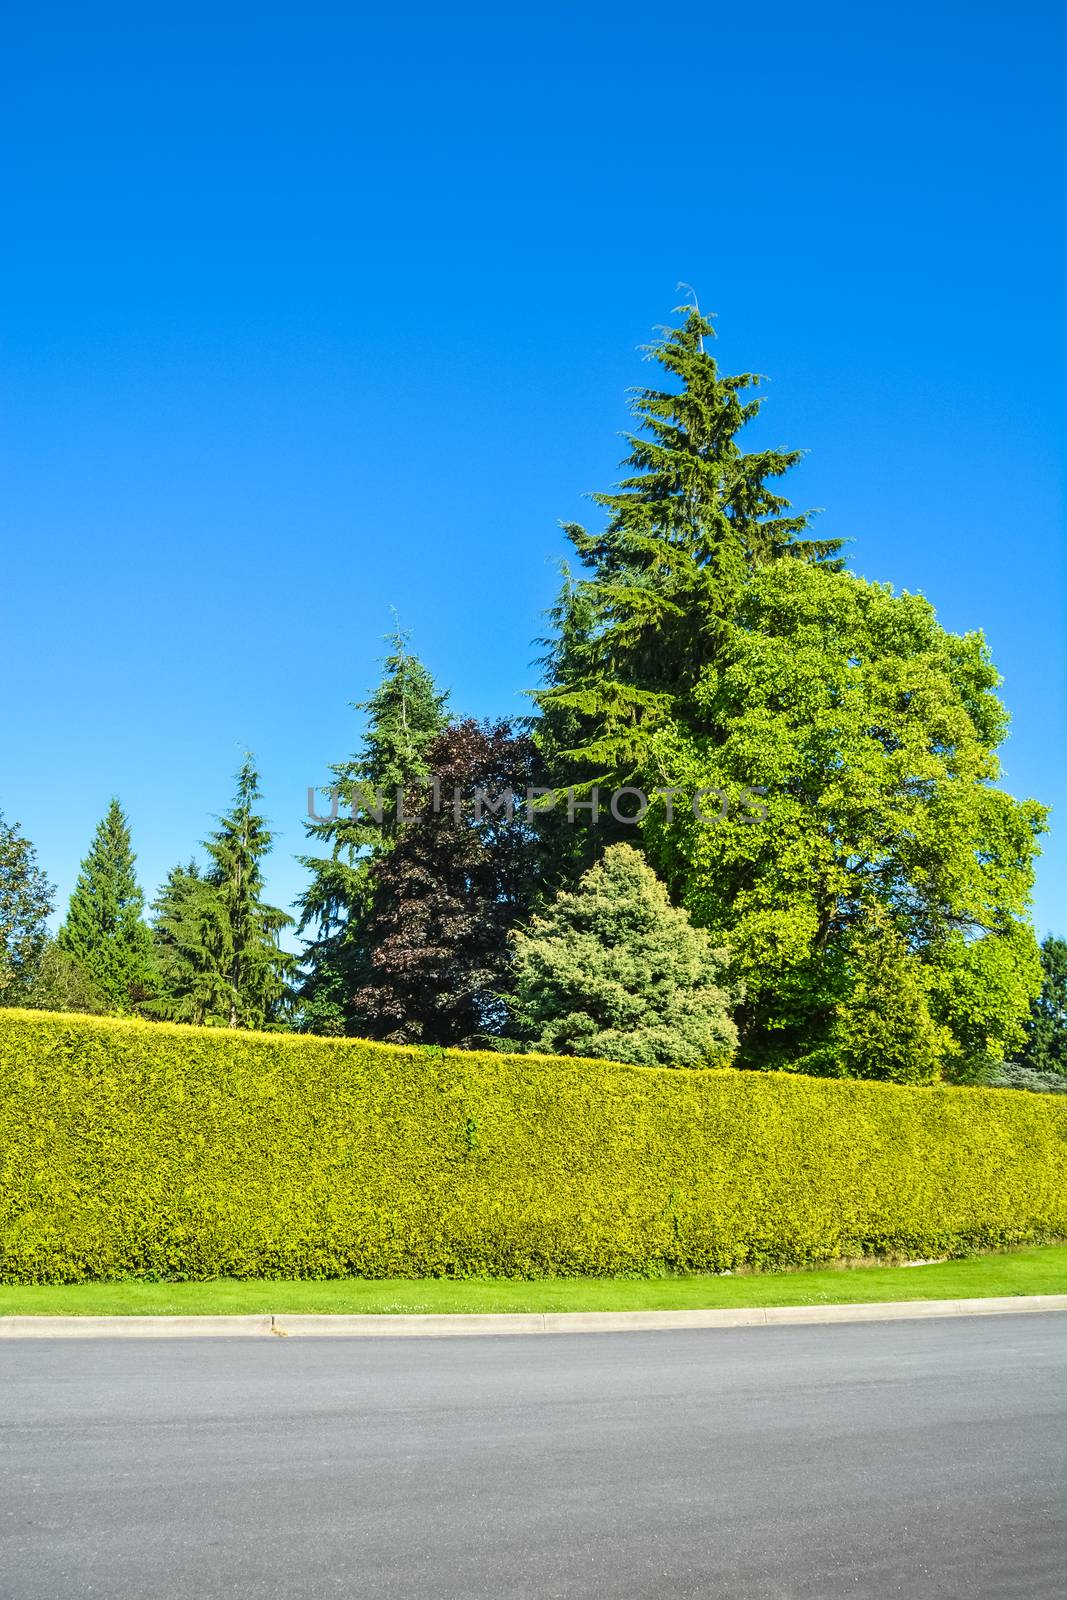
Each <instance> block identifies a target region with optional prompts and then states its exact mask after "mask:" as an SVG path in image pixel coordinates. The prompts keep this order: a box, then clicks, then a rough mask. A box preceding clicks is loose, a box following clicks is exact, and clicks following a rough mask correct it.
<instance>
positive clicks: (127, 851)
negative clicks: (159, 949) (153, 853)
mask: <svg viewBox="0 0 1067 1600" xmlns="http://www.w3.org/2000/svg"><path fill="white" fill-rule="evenodd" d="M136 860H137V858H136V856H135V855H134V853H133V844H132V842H131V839H130V827H129V823H128V821H127V819H126V815H125V813H124V812H123V810H122V807H121V806H120V805H119V802H118V801H117V800H114V799H113V800H112V801H111V804H110V805H109V806H108V809H107V813H106V815H105V816H104V818H103V820H102V822H101V823H100V824H99V826H98V827H97V830H96V833H95V834H94V835H93V840H92V843H91V845H90V846H89V853H88V855H87V856H86V857H85V860H84V861H83V862H82V865H81V871H80V873H79V875H78V880H77V882H76V884H75V886H74V892H73V893H72V895H71V897H70V905H69V907H68V909H67V917H66V921H65V922H64V924H63V926H62V928H61V929H60V931H59V934H58V938H57V942H58V944H59V947H60V949H61V950H63V951H65V952H66V953H67V954H68V955H70V956H72V957H73V959H74V960H75V961H76V962H77V964H78V967H79V968H80V969H81V972H82V973H83V974H84V977H85V980H86V982H87V984H88V985H89V987H90V988H91V989H92V990H93V991H94V992H95V993H97V994H99V995H100V996H101V997H102V998H103V1000H104V1001H105V1002H106V1004H107V1005H108V1006H110V1007H112V1008H114V1009H116V1010H120V1011H124V1010H128V1009H130V1008H131V1007H136V1006H139V1005H141V1004H143V1003H144V1002H145V1001H146V1000H147V999H148V998H149V997H150V996H151V994H152V992H153V990H154V987H155V982H156V975H155V970H154V964H153V960H152V940H151V935H150V934H149V931H148V928H147V926H146V925H145V921H144V894H143V893H142V891H141V888H140V886H139V884H138V882H137V876H136V871H135V865H136Z"/></svg>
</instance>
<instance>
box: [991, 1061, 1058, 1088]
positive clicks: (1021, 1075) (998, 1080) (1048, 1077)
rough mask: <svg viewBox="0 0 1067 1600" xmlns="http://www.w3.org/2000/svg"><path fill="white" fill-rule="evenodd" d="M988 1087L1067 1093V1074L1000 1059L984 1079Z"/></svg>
mask: <svg viewBox="0 0 1067 1600" xmlns="http://www.w3.org/2000/svg"><path fill="white" fill-rule="evenodd" d="M985 1083H986V1086H987V1087H988V1088H990V1089H1028V1090H1029V1091H1030V1093H1031V1094H1067V1076H1065V1075H1064V1074H1063V1073H1062V1072H1048V1071H1046V1072H1040V1071H1039V1070H1038V1069H1037V1068H1036V1067H1024V1066H1020V1065H1019V1063H1018V1062H1016V1061H1002V1062H1000V1063H999V1064H998V1065H997V1066H996V1067H995V1069H994V1070H993V1071H992V1072H991V1073H990V1075H989V1076H988V1077H987V1078H986V1080H985Z"/></svg>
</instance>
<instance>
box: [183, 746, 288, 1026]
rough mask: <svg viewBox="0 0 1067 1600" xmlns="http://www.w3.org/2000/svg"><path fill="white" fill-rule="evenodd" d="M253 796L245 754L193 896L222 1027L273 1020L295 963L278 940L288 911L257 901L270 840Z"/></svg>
mask: <svg viewBox="0 0 1067 1600" xmlns="http://www.w3.org/2000/svg"><path fill="white" fill-rule="evenodd" d="M259 798H260V793H259V774H258V773H257V771H256V768H255V764H254V762H253V760H252V757H251V756H246V757H245V760H244V762H243V764H242V766H241V770H240V772H239V773H238V775H237V793H236V795H235V797H234V803H233V809H232V810H231V811H230V812H229V814H228V815H227V816H225V817H223V818H222V819H221V820H220V822H219V826H218V828H217V829H216V830H215V832H214V833H213V834H211V835H210V837H209V838H207V839H206V840H205V841H204V848H205V850H206V851H207V853H208V856H209V858H210V865H209V867H208V871H207V873H206V876H205V880H204V882H205V885H206V887H207V889H208V891H209V893H207V894H205V895H203V897H202V900H201V902H200V904H201V907H202V914H203V930H204V946H205V951H206V955H207V964H206V973H205V993H207V994H209V995H210V1000H209V1001H208V1004H209V1008H210V1009H211V1010H213V1011H214V1010H219V1011H221V1012H222V1013H223V1015H224V1017H225V1021H226V1025H227V1027H230V1028H239V1027H240V1028H261V1027H264V1026H265V1025H266V1024H267V1023H268V1022H272V1021H275V1020H277V1018H278V1017H279V1015H280V1013H281V1011H282V1007H283V1004H284V1002H285V999H286V996H287V991H288V982H289V979H290V978H291V977H292V975H293V974H294V972H295V970H296V966H297V963H296V959H295V957H293V956H291V955H289V954H287V953H286V952H285V951H283V950H282V949H281V947H280V945H279V942H278V940H279V935H280V934H281V931H282V929H283V928H286V927H289V926H290V925H291V924H292V921H293V919H292V917H290V916H287V914H286V913H285V912H284V911H281V910H279V909H278V908H277V907H276V906H270V905H267V904H266V902H265V901H264V900H263V869H262V865H261V863H262V861H263V858H264V856H266V855H267V853H268V852H269V850H270V848H271V842H272V841H271V834H270V833H269V831H268V829H267V826H266V822H265V820H264V818H263V817H262V816H261V815H260V814H259V812H258V810H257V806H258V802H259Z"/></svg>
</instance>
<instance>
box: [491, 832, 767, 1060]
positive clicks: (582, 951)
mask: <svg viewBox="0 0 1067 1600" xmlns="http://www.w3.org/2000/svg"><path fill="white" fill-rule="evenodd" d="M513 942H514V945H515V962H516V982H515V1002H514V1007H515V1026H516V1030H517V1032H518V1034H519V1036H520V1037H521V1038H524V1039H525V1040H527V1041H528V1043H529V1044H530V1045H531V1047H532V1048H533V1049H535V1050H544V1051H546V1052H548V1053H550V1054H554V1055H560V1054H563V1055H588V1056H600V1057H603V1058H605V1059H607V1060H611V1061H633V1062H636V1063H639V1064H641V1065H644V1066H665V1067H701V1066H709V1065H714V1064H716V1063H720V1064H722V1063H724V1062H725V1061H727V1060H728V1058H729V1056H730V1054H731V1052H732V1051H733V1049H734V1047H735V1046H736V1043H737V1033H736V1030H735V1028H734V1025H733V1022H732V1021H731V1019H730V1004H731V996H730V994H729V993H728V991H727V989H726V987H725V986H724V983H723V977H722V974H723V971H724V969H725V966H726V954H725V952H724V951H722V950H716V949H715V948H714V947H713V945H712V941H711V939H710V938H709V936H708V934H706V933H705V932H703V931H702V930H701V929H699V928H694V927H693V925H692V923H691V922H690V921H689V918H688V916H687V915H686V913H685V912H684V911H679V910H676V909H675V908H674V907H673V906H672V905H671V903H670V901H669V900H668V898H667V891H666V889H665V888H664V886H663V884H662V883H660V881H659V879H658V878H657V877H656V874H655V873H654V872H653V871H652V868H651V867H650V866H648V864H647V863H646V861H645V860H644V858H643V857H642V856H641V854H640V853H639V852H638V851H637V850H634V849H633V848H632V847H631V846H630V845H627V844H614V845H611V846H609V848H608V849H607V851H606V852H605V854H604V856H603V858H602V859H601V860H600V861H599V862H598V863H597V865H596V866H595V867H592V868H591V869H590V870H589V871H588V872H587V873H586V874H585V875H584V876H583V878H582V879H581V881H580V882H579V884H578V886H577V887H576V888H575V889H573V890H569V891H564V892H563V893H561V894H560V895H558V896H557V898H556V900H555V901H554V902H553V904H552V905H551V906H550V907H549V909H548V910H547V911H546V912H545V914H544V915H543V916H535V917H534V918H533V919H532V920H531V922H530V925H529V927H528V928H526V929H525V930H522V931H518V932H516V933H515V934H514V935H513Z"/></svg>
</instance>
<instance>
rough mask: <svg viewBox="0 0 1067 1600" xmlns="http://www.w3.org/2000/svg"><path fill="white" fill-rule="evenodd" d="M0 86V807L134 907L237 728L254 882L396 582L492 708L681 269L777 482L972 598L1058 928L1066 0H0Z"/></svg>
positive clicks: (232, 744) (872, 567) (914, 584)
mask: <svg viewBox="0 0 1067 1600" xmlns="http://www.w3.org/2000/svg"><path fill="white" fill-rule="evenodd" d="M5 56H6V67H5V69H4V72H5V76H6V79H7V81H6V83H5V85H4V93H3V95H2V96H0V118H2V119H3V121H4V123H5V124H6V126H5V127H4V134H5V136H6V141H7V148H8V150H9V151H11V150H12V149H15V150H16V151H17V159H16V161H15V162H9V163H8V167H7V170H6V172H5V174H4V176H3V179H2V182H0V201H2V207H3V211H2V214H3V218H4V225H3V244H2V251H0V277H2V288H3V303H4V307H5V314H4V319H3V322H4V327H3V334H2V364H3V374H4V376H3V398H2V402H0V403H2V423H0V430H2V437H0V468H2V505H3V519H4V544H5V553H4V556H3V563H2V567H0V571H2V574H3V592H2V595H0V607H2V627H3V641H4V645H5V654H6V657H7V662H8V674H7V684H8V692H7V694H6V695H5V697H4V711H3V732H2V740H0V807H2V808H3V810H4V811H5V813H6V815H7V817H8V818H9V819H11V818H17V819H19V820H20V821H21V822H22V824H23V827H24V828H25V830H26V832H27V833H28V834H29V836H30V837H31V838H32V839H33V840H34V841H35V842H36V844H37V845H38V848H39V851H40V855H41V858H42V861H43V863H44V864H45V866H46V867H47V869H48V871H49V873H50V875H51V876H52V877H53V878H54V880H55V881H56V882H57V884H58V886H59V890H60V894H61V899H62V900H65V897H66V895H67V894H68V893H69V891H70V888H71V885H72V883H73V879H74V876H75V874H76V872H77V866H78V862H79V859H80V857H81V856H82V855H83V853H84V851H85V847H86V845H87V842H88V839H89V837H90V835H91V833H92V830H93V827H94V825H95V823H96V821H97V820H98V818H99V817H100V815H101V814H102V813H103V811H104V809H105V807H106V804H107V801H108V798H109V796H110V795H111V794H113V793H115V794H118V795H119V797H120V798H121V800H122V802H123V804H124V805H125V807H126V808H127V810H128V812H129V815H130V818H131V822H132V825H133V830H134V840H135V845H136V848H137V850H138V854H139V859H140V869H141V875H142V881H143V882H144V884H145V886H146V888H147V889H148V891H149V892H150V893H152V892H154V890H155V888H156V887H157V885H158V884H159V882H160V881H161V879H162V878H163V876H164V875H165V873H166V871H167V869H168V867H169V866H170V865H171V864H172V863H174V862H175V861H177V860H180V859H184V858H187V857H188V856H189V854H190V852H191V851H192V849H193V847H194V845H195V844H196V841H197V840H198V839H199V838H201V837H202V835H203V833H204V831H205V830H206V829H207V828H209V827H210V826H211V820H212V816H213V815H214V814H216V813H218V812H220V811H222V810H223V809H224V808H225V806H226V804H227V803H228V800H229V797H230V794H231V790H232V778H233V773H234V771H235V769H236V767H237V764H238V762H239V759H240V755H241V752H242V751H243V750H244V749H245V748H251V749H252V750H254V751H255V753H256V755H257V757H258V760H259V762H260V765H261V767H262V770H263V778H264V786H265V791H266V803H267V809H268V811H269V814H270V816H271V818H272V821H273V823H274V825H275V828H276V830H277V832H278V836H279V837H278V845H277V850H276V854H275V856H274V857H273V859H272V862H271V867H270V873H269V884H270V889H271V892H272V894H273V896H274V897H275V898H276V899H277V900H278V901H280V902H281V903H288V902H289V901H291V900H292V898H293V896H294V895H295V894H296V893H297V892H298V891H299V888H300V886H301V883H302V874H301V871H300V869H299V868H298V867H297V866H296V864H295V862H294V861H293V860H292V854H293V852H294V851H297V850H299V849H300V848H301V843H302V830H301V826H300V818H301V813H302V810H303V805H304V795H305V791H306V788H307V786H308V784H309V783H316V782H320V781H322V780H323V779H324V777H325V773H326V767H327V764H328V763H329V762H330V761H332V760H336V759H339V758H341V757H342V756H344V755H345V754H346V753H347V752H348V751H350V750H351V748H352V747H353V745H354V744H355V743H356V740H357V735H358V721H357V718H356V716H355V714H354V713H353V712H352V711H351V709H350V708H349V702H351V701H353V700H356V699H359V698H362V697H363V695H364V694H365V693H366V692H367V690H368V689H369V688H370V687H371V686H372V685H373V683H374V681H375V679H376V676H377V673H378V659H379V657H380V656H381V654H382V653H383V646H382V643H381V637H382V635H383V634H384V633H385V632H386V631H387V629H388V627H389V625H390V607H396V609H397V610H398V612H399V614H400V616H401V619H402V621H403V623H404V625H405V626H406V627H408V628H410V629H411V630H412V632H413V636H414V646H415V648H416V649H417V650H418V652H419V653H420V654H421V655H422V656H423V657H424V659H425V660H426V661H427V663H428V664H429V665H430V666H431V667H432V669H433V670H434V672H435V673H436V674H437V676H438V678H439V680H440V681H441V683H442V684H444V685H447V686H448V687H449V688H451V690H452V693H453V704H454V705H455V707H456V708H457V709H459V710H461V711H463V712H467V713H473V714H476V715H498V714H501V715H506V714H508V713H518V712H520V711H521V710H522V708H523V706H524V704H525V702H524V700H523V698H522V690H523V689H525V688H527V687H529V686H530V685H531V684H532V683H533V681H534V672H533V669H532V668H531V665H530V662H531V658H532V657H533V655H534V654H535V653H536V652H535V650H534V648H533V647H532V646H531V644H530V641H531V640H532V639H533V638H534V636H536V635H537V634H538V632H539V631H540V630H541V626H542V624H541V613H542V611H543V609H544V607H545V606H546V605H547V604H548V603H549V602H550V600H551V598H552V595H553V593H554V590H555V587H556V574H555V562H556V561H557V560H558V558H559V556H560V555H561V554H562V553H563V541H562V537H561V535H560V533H559V530H558V523H559V521H560V520H561V519H569V518H587V517H593V516H594V515H595V513H594V511H593V510H592V508H590V507H589V506H588V504H587V503H586V502H583V495H584V494H586V493H587V492H588V491H591V490H595V489H601V488H605V487H607V486H608V485H609V484H610V483H611V482H612V481H613V480H614V478H615V476H616V466H617V462H618V459H619V457H620V455H621V453H622V446H621V441H620V439H619V437H618V434H619V430H620V429H621V428H622V427H623V426H624V425H625V410H624V396H625V391H626V389H627V388H628V387H630V386H632V385H634V384H636V383H640V382H641V381H642V379H643V377H644V373H645V369H643V368H642V365H641V362H640V358H639V355H638V346H639V345H640V344H641V343H642V342H643V341H644V340H646V339H647V338H648V336H649V334H650V331H651V329H652V328H653V326H654V325H655V324H656V323H658V322H661V321H663V320H664V319H665V318H666V317H667V316H668V314H669V312H670V310H671V307H672V306H673V305H674V304H675V303H676V301H677V299H678V298H679V296H678V295H677V294H676V285H677V283H678V282H679V280H684V281H685V282H687V283H691V284H694V285H695V286H696V288H697V290H698V292H699V295H700V299H701V304H702V306H703V307H704V308H705V309H706V310H710V311H713V312H715V313H716V316H717V325H718V329H719V335H720V337H719V347H718V352H717V353H718V355H719V358H720V360H721V361H722V363H723V364H724V365H725V366H726V367H727V368H729V369H735V370H736V369H741V368H749V369H755V370H757V371H760V372H764V373H766V374H768V375H769V377H770V378H771V380H772V381H771V383H770V385H769V388H768V394H769V399H768V402H767V405H766V408H765V414H764V419H763V420H762V421H761V424H760V426H761V429H762V433H761V437H762V438H763V439H765V440H766V441H768V442H773V443H777V444H782V445H786V446H790V447H794V446H796V447H802V448H804V449H805V450H807V451H808V452H809V454H808V455H807V457H806V458H805V461H804V464H803V466H802V467H801V468H800V469H799V471H798V472H797V473H796V474H794V481H793V489H794V491H795V496H794V497H795V499H796V500H797V501H798V502H800V503H803V504H805V505H814V506H819V507H821V508H823V514H822V517H821V519H820V520H821V527H822V530H824V531H825V533H826V534H827V535H830V534H834V535H841V536H845V537H848V538H850V539H852V540H853V541H854V542H853V545H852V547H851V549H852V562H853V565H854V567H855V568H856V570H858V571H859V572H861V573H863V574H864V575H865V576H868V577H871V578H878V579H889V580H891V581H893V582H894V583H895V584H897V585H898V586H900V587H903V588H909V589H912V590H916V589H917V590H922V591H923V592H924V593H925V594H926V595H928V596H929V598H930V599H931V600H932V601H933V602H934V604H935V605H936V607H937V609H938V613H939V615H940V617H941V620H942V621H943V622H944V624H945V625H946V626H948V627H950V628H953V629H960V630H962V629H969V628H982V629H984V631H985V633H986V635H987V637H988V638H989V640H990V643H991V646H992V649H993V652H994V656H995V659H996V661H997V663H998V665H999V667H1000V670H1001V672H1002V673H1003V675H1004V679H1005V686H1004V695H1005V698H1006V700H1007V702H1008V705H1009V707H1010V709H1011V711H1012V714H1013V719H1014V720H1013V732H1012V735H1011V739H1010V741H1009V743H1008V745H1007V746H1006V748H1005V751H1004V766H1005V782H1006V785H1007V786H1008V787H1009V788H1010V789H1011V791H1012V792H1013V793H1015V794H1017V795H1020V796H1023V795H1033V796H1035V797H1036V798H1038V799H1040V800H1043V801H1045V802H1046V803H1050V804H1052V805H1054V806H1055V807H1056V815H1055V816H1054V818H1053V832H1052V835H1051V837H1050V838H1049V839H1048V840H1047V841H1046V850H1045V855H1044V857H1043V859H1042V862H1041V864H1040V868H1039V890H1038V896H1037V904H1036V920H1037V923H1038V926H1039V929H1040V930H1041V931H1042V932H1044V931H1047V930H1048V929H1054V930H1057V931H1059V932H1061V933H1067V909H1065V906H1064V891H1065V887H1067V847H1065V844H1064V838H1065V830H1067V770H1065V769H1067V763H1065V757H1064V749H1065V741H1064V731H1065V727H1067V690H1065V682H1067V673H1065V658H1067V627H1065V623H1067V608H1065V587H1067V585H1065V543H1064V531H1063V505H1062V462H1063V443H1064V409H1065V402H1064V390H1063V383H1062V373H1063V370H1064V355H1065V351H1064V343H1065V340H1064V314H1063V291H1062V283H1063V282H1064V281H1067V275H1065V266H1067V262H1065V260H1064V255H1065V252H1064V223H1063V205H1062V188H1063V170H1064V168H1063V158H1064V142H1065V141H1064V123H1063V118H1062V112H1060V111H1059V110H1058V100H1059V98H1060V88H1061V84H1062V81H1063V76H1064V68H1065V65H1067V63H1065V52H1064V48H1063V28H1062V18H1061V16H1060V15H1059V8H1058V7H1055V6H1053V5H1051V4H1049V5H1039V4H1029V3H1025V0H1024V3H1023V4H1021V5H1016V6H1013V7H1010V8H1008V7H992V6H987V5H983V4H981V3H979V4H977V5H975V4H968V5H962V4H961V5H959V6H956V7H951V8H949V7H941V6H938V5H934V6H932V7H931V6H928V5H922V6H918V5H897V6H894V7H884V8H880V7H856V6H854V5H850V6H821V5H818V4H816V5H814V6H809V7H798V6H795V5H789V6H779V5H764V6H761V7H759V8H756V7H751V6H744V7H743V6H733V7H730V8H726V7H720V6H709V5H700V4H696V5H690V6H688V7H684V8H678V9H677V10H669V11H665V10H663V9H662V8H657V7H654V6H649V5H644V6H640V7H639V6H634V5H630V4H627V3H615V4H611V5H601V4H591V5H584V6H574V5H568V6H554V5H538V6H536V7H534V6H529V7H500V6H492V7H489V6H486V7H478V6H462V5H461V6H459V7H457V8H453V9H447V8H442V7H440V6H433V7H423V6H409V7H407V8H404V9H403V10H400V9H397V8H391V9H388V10H386V9H379V8H377V7H371V6H361V5H358V4H355V5H353V4H349V5H346V6H343V7H330V6H321V5H314V4H312V5H305V6H302V7H299V8H298V7H296V6H292V5H290V6H286V7H277V6H270V5H266V6H262V5H260V6H256V7H254V8H253V7H248V8H245V7H241V6H232V5H225V4H222V5H218V6H215V7H212V8H210V9H209V8H198V7H196V6H195V5H194V6H184V7H182V8H174V9H173V10H172V11H169V12H168V11H163V10H161V9H159V8H155V7H152V8H144V7H138V8H132V7H131V8H128V9H127V8H121V7H111V6H108V5H106V4H105V5H101V6H96V7H93V8H88V9H87V8H78V9H75V8H73V7H67V8H64V7H54V6H49V5H48V4H47V3H46V4H43V5H41V6H39V7H32V8H31V7H23V8H21V15H20V16H17V17H15V18H14V19H12V20H10V21H9V23H8V26H7V40H6V46H5Z"/></svg>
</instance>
